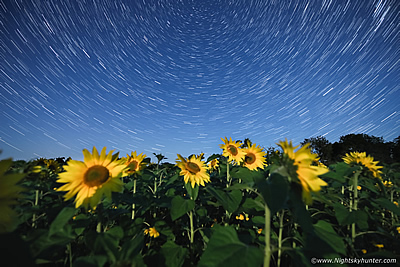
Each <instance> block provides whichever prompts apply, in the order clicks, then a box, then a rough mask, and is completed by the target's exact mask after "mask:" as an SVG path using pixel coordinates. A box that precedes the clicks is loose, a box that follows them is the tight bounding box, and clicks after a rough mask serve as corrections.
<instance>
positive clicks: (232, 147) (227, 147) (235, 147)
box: [219, 137, 246, 164]
mask: <svg viewBox="0 0 400 267" xmlns="http://www.w3.org/2000/svg"><path fill="white" fill-rule="evenodd" d="M221 140H222V141H223V142H224V143H223V144H221V145H219V147H220V148H221V149H222V150H223V151H222V155H223V156H224V157H228V160H229V161H236V162H237V163H238V164H240V163H241V162H242V161H243V160H244V157H245V155H246V154H245V152H244V151H243V149H242V148H240V147H241V146H242V145H243V144H242V143H241V142H239V141H232V138H231V137H229V140H228V138H226V137H225V139H222V138H221Z"/></svg>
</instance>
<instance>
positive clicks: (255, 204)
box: [242, 198, 264, 213]
mask: <svg viewBox="0 0 400 267" xmlns="http://www.w3.org/2000/svg"><path fill="white" fill-rule="evenodd" d="M242 208H243V210H244V211H245V212H246V213H253V211H263V210H264V204H263V203H262V202H261V198H260V200H257V199H252V198H246V200H245V201H244V203H243V204H242Z"/></svg>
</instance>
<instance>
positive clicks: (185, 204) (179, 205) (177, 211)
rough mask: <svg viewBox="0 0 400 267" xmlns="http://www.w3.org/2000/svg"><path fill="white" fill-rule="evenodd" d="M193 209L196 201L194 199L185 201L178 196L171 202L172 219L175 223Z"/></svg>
mask: <svg viewBox="0 0 400 267" xmlns="http://www.w3.org/2000/svg"><path fill="white" fill-rule="evenodd" d="M193 209H194V201H193V200H192V199H184V198H183V197H181V196H176V197H174V198H173V199H172V201H171V219H172V220H173V221H175V220H176V219H178V218H180V217H182V216H183V215H185V214H186V212H188V211H191V210H193Z"/></svg>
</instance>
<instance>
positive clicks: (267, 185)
mask: <svg viewBox="0 0 400 267" xmlns="http://www.w3.org/2000/svg"><path fill="white" fill-rule="evenodd" d="M256 186H257V189H258V190H259V191H260V193H261V195H262V196H263V198H264V200H265V202H266V204H268V207H269V209H270V210H271V214H275V213H277V212H278V211H279V210H280V209H281V208H282V207H283V206H284V204H285V203H286V201H287V198H288V192H289V184H288V182H287V180H286V178H285V177H283V176H282V175H280V174H279V173H272V174H271V176H270V177H269V178H268V179H267V180H265V179H263V180H259V181H257V183H256Z"/></svg>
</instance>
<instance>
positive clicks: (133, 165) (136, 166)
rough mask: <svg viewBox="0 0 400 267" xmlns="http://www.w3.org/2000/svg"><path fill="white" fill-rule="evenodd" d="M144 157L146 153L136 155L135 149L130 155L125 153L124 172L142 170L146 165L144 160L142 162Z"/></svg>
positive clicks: (130, 172) (131, 172)
mask: <svg viewBox="0 0 400 267" xmlns="http://www.w3.org/2000/svg"><path fill="white" fill-rule="evenodd" d="M145 157H146V155H145V154H143V153H140V154H139V155H137V154H136V151H134V152H131V155H130V156H129V155H128V154H127V155H126V161H125V164H126V166H127V168H126V170H125V173H126V174H128V175H129V174H133V173H136V172H140V171H141V170H143V169H144V168H145V167H146V165H147V164H146V162H143V160H144V158H145Z"/></svg>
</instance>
